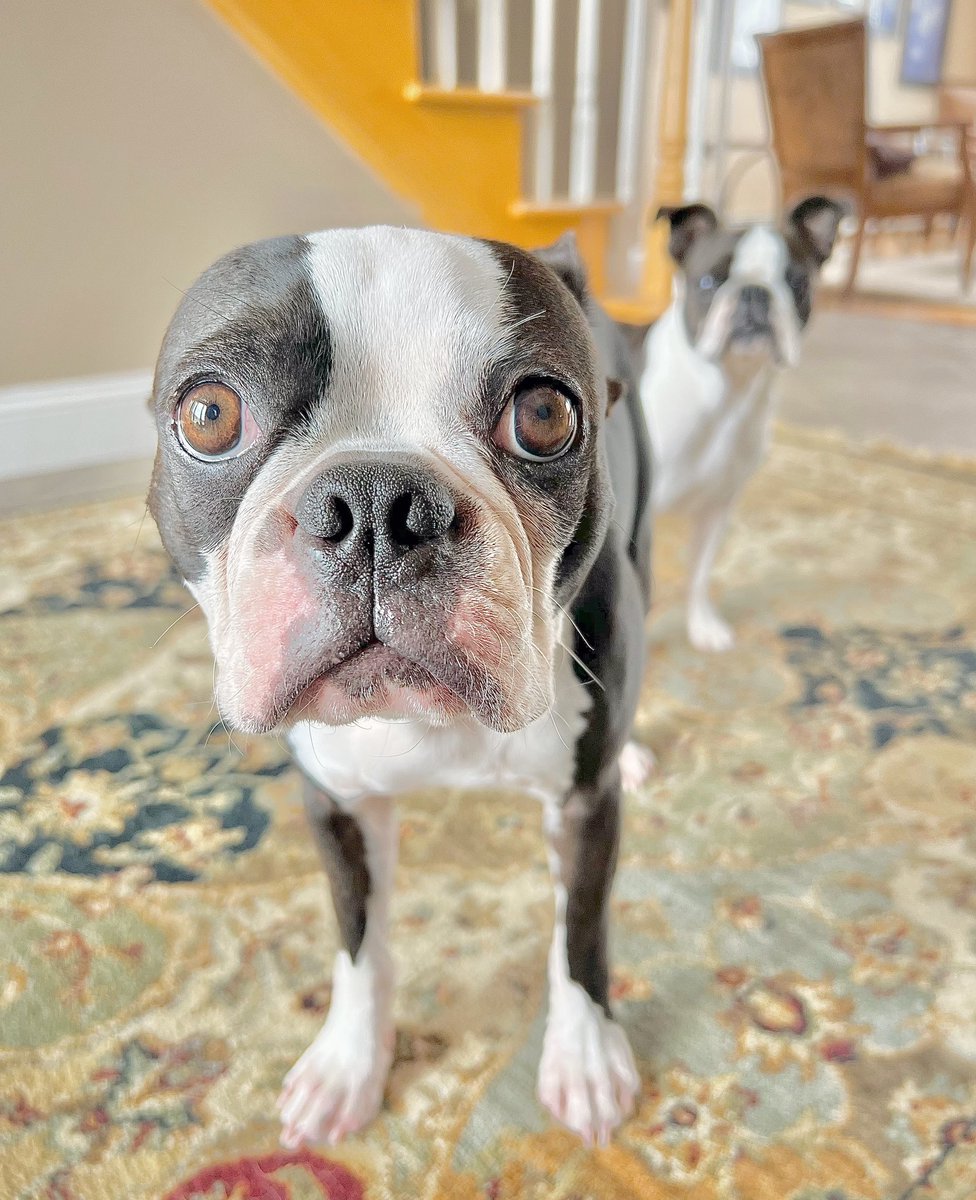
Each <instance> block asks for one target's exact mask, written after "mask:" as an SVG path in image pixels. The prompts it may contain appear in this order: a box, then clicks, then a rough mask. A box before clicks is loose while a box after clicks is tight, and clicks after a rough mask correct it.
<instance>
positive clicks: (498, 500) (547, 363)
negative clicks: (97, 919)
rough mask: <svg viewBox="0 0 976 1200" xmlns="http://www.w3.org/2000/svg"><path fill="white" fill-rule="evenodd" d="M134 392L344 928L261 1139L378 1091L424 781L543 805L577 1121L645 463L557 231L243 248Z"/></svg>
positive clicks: (631, 409)
mask: <svg viewBox="0 0 976 1200" xmlns="http://www.w3.org/2000/svg"><path fill="white" fill-rule="evenodd" d="M618 396H619V400H618ZM614 401H617V402H616V403H614ZM154 404H155V411H156V419H157V424H158V433H159V448H158V453H157V457H156V465H155V471H154V475H153V482H152V487H151V492H150V504H151V508H152V512H153V514H154V516H155V518H156V522H157V524H158V526H159V530H160V533H161V535H162V538H163V542H164V543H165V546H166V548H167V550H168V552H169V554H170V555H171V556H172V558H173V560H174V562H175V563H176V565H177V567H178V568H179V570H180V572H181V573H182V575H183V577H184V578H185V580H186V581H187V584H188V585H189V587H190V589H191V591H192V592H193V595H194V596H195V597H196V598H197V599H198V600H199V603H200V605H201V607H202V609H203V611H204V613H205V614H206V617H207V620H208V622H209V629H210V637H211V643H212V646H213V651H214V655H215V658H216V662H217V667H218V683H217V699H218V703H219V708H220V712H221V714H222V716H223V717H224V719H225V720H226V722H227V723H228V725H230V726H233V727H236V728H237V729H240V730H245V731H258V732H263V731H267V730H271V729H275V728H286V729H287V730H288V739H289V742H290V745H291V748H292V750H293V753H294V757H295V760H296V761H297V763H298V765H299V767H300V768H301V770H302V772H303V773H304V775H305V777H306V780H307V784H306V797H307V808H308V814H309V818H310V821H311V824H312V828H313V829H314V831H315V836H316V839H317V841H318V845H319V848H320V850H321V855H322V858H323V860H324V863H325V866H326V868H327V871H328V874H329V877H330V882H331V888H332V894H333V898H334V901H335V907H336V912H337V917H338V923H339V929H340V932H341V938H342V942H343V946H344V948H343V949H342V950H341V951H340V953H339V954H338V957H337V959H336V962H335V968H334V976H333V998H332V1006H331V1009H330V1011H329V1015H328V1019H327V1020H326V1022H325V1025H324V1027H323V1029H322V1031H321V1032H320V1033H319V1035H318V1036H317V1037H316V1039H315V1040H314V1042H313V1043H312V1045H311V1046H310V1047H309V1049H308V1050H307V1051H306V1053H305V1054H304V1055H303V1056H302V1058H301V1059H300V1060H299V1062H298V1063H297V1065H296V1066H295V1068H294V1069H293V1070H292V1071H291V1073H290V1074H289V1076H288V1078H287V1080H286V1082H285V1086H284V1090H283V1093H282V1096H281V1100H280V1105H279V1107H280V1109H281V1115H282V1121H283V1133H282V1138H283V1141H284V1142H285V1144H286V1145H288V1146H291V1147H294V1146H297V1145H299V1144H300V1143H302V1142H303V1141H313V1140H326V1141H329V1142H335V1141H337V1140H338V1139H339V1138H341V1137H343V1136H344V1135H346V1134H348V1133H350V1132H352V1131H354V1130H356V1129H359V1128H360V1127H361V1126H362V1125H364V1124H365V1123H366V1122H367V1121H369V1120H370V1119H371V1118H372V1117H373V1116H374V1115H375V1114H376V1112H377V1111H378V1109H379V1107H380V1104H381V1101H382V1096H383V1089H384V1083H385V1080H386V1077H387V1074H388V1072H389V1069H390V1064H391V1058H392V1053H393V1043H394V1036H393V1035H394V1031H393V1018H392V993H393V971H392V961H391V955H390V950H389V946H388V927H389V912H390V889H391V885H392V881H393V873H394V863H395V859H396V853H397V826H396V819H395V815H394V802H395V799H396V797H397V796H398V795H399V794H402V793H404V792H406V791H409V790H411V789H416V788H421V787H429V786H431V785H434V784H440V785H446V786H448V787H452V788H456V787H463V786H472V787H478V788H481V787H485V786H494V785H497V786H499V787H506V788H519V789H523V790H524V791H526V792H529V793H532V794H533V795H535V796H537V797H538V798H539V800H540V801H541V802H542V805H543V810H544V825H545V832H546V835H547V838H548V845H549V853H550V862H551V867H552V875H553V880H554V885H555V892H556V920H555V930H554V933H553V938H552V947H551V951H550V955H549V983H550V998H549V1016H548V1022H547V1026H546V1033H545V1040H544V1047H543V1052H542V1062H541V1066H540V1071H539V1095H540V1098H541V1099H542V1101H543V1102H544V1103H545V1105H546V1106H547V1107H548V1108H549V1109H550V1110H551V1111H552V1113H553V1114H554V1115H555V1116H556V1117H557V1118H559V1119H560V1120H561V1121H563V1122H565V1123H566V1124H567V1125H568V1126H570V1127H571V1128H572V1129H574V1130H576V1131H577V1132H578V1133H580V1134H581V1135H582V1136H583V1137H584V1138H586V1139H587V1140H597V1141H601V1142H602V1141H605V1140H606V1139H607V1138H608V1136H609V1133H610V1131H611V1130H612V1129H613V1128H614V1127H615V1126H617V1125H618V1124H619V1123H620V1122H621V1121H622V1120H623V1119H624V1118H625V1117H626V1116H627V1114H628V1113H629V1112H630V1111H631V1109H632V1107H633V1104H634V1100H635V1097H636V1094H637V1091H638V1087H639V1080H638V1076H637V1072H636V1070H635V1067H634V1061H633V1058H632V1055H631V1052H630V1048H629V1046H628V1043H627V1039H626V1037H625V1035H624V1033H623V1031H622V1029H621V1028H620V1026H619V1025H618V1024H616V1023H615V1022H614V1021H613V1019H612V1017H611V1015H610V1009H609V1005H608V968H607V948H606V939H607V906H608V894H609V891H610V884H611V879H612V875H613V871H614V863H615V857H616V846H617V837H618V824H619V803H620V791H621V768H620V760H621V755H622V754H623V756H624V762H625V763H628V762H629V765H630V767H631V768H632V769H633V768H634V766H635V762H636V765H637V767H639V766H640V755H639V753H638V752H636V751H635V750H634V749H633V748H632V747H630V748H628V747H627V746H626V743H627V737H628V733H629V730H630V726H631V721H632V718H633V715H634V711H635V707H636V705H637V700H638V693H639V689H640V684H641V678H642V675H643V668H644V653H643V624H644V615H645V612H646V607H647V598H648V576H649V566H648V561H649V555H650V528H649V519H650V518H649V507H650V505H649V488H650V465H649V454H648V446H647V435H646V429H645V426H644V421H643V417H642V415H641V411H640V405H639V402H638V399H637V392H636V388H635V386H634V381H633V378H632V375H631V371H630V368H629V366H628V355H627V349H626V346H625V345H624V344H623V343H622V341H620V340H619V336H618V334H617V333H616V331H615V330H614V328H613V326H612V324H611V323H610V321H609V320H608V319H607V318H606V317H605V316H604V315H603V313H602V312H601V311H600V310H599V309H598V308H597V307H596V306H595V305H594V304H593V303H592V301H590V300H589V299H588V297H587V295H586V291H585V282H584V279H583V274H582V269H581V267H580V266H579V261H578V259H577V257H576V255H575V250H574V247H573V246H572V244H571V243H566V242H565V241H563V242H560V243H557V244H556V246H554V247H551V248H550V249H549V250H548V251H541V252H540V253H539V254H538V255H532V254H529V253H526V252H524V251H522V250H518V249H515V248H514V247H512V246H507V245H501V244H496V243H489V242H481V241H475V240H469V239H465V238H458V237H448V236H444V235H439V234H434V233H427V232H421V231H414V230H408V229H386V228H374V229H360V230H334V231H329V232H325V233H317V234H312V235H309V236H307V237H290V238H280V239H276V240H272V241H267V242H260V243H257V244H255V245H252V246H247V247H245V248H243V249H240V250H237V251H235V252H233V253H232V254H229V255H228V256H226V257H225V258H223V259H221V260H220V261H219V262H218V263H216V264H215V265H214V266H213V267H211V268H210V269H209V270H208V271H206V272H205V273H204V275H203V276H202V277H201V278H200V279H199V280H198V281H197V283H196V284H195V285H194V286H193V287H192V288H191V289H190V291H189V292H188V293H187V295H186V297H185V299H184V301H183V303H182V304H181V305H180V308H179V310H178V312H177V313H176V316H175V317H174V319H173V321H172V323H171V325H170V328H169V330H168V332H167V334H166V338H165V342H164V344H163V347H162V351H161V353H160V358H159V363H158V366H157V370H156V377H155V384H154ZM608 414H609V415H608ZM611 516H612V517H613V519H612V520H611Z"/></svg>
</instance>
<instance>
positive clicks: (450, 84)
mask: <svg viewBox="0 0 976 1200" xmlns="http://www.w3.org/2000/svg"><path fill="white" fill-rule="evenodd" d="M432 3H433V5H434V21H433V26H434V28H433V34H434V75H435V82H436V83H437V86H438V87H440V88H444V89H445V90H446V91H453V90H454V89H455V88H456V87H457V83H458V39H457V0H432Z"/></svg>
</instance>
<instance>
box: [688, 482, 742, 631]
mask: <svg viewBox="0 0 976 1200" xmlns="http://www.w3.org/2000/svg"><path fill="white" fill-rule="evenodd" d="M693 520H694V522H695V526H694V533H693V535H692V544H691V578H690V581H689V585H688V640H689V641H690V642H691V644H692V645H693V646H694V647H695V649H696V650H729V649H731V647H732V645H733V643H734V641H735V638H734V637H733V635H732V630H731V629H730V628H729V627H728V625H727V624H726V623H725V622H724V621H723V620H722V618H721V617H720V616H719V615H718V613H717V612H716V611H715V608H714V607H713V605H712V601H711V599H710V597H709V585H710V583H711V577H712V567H713V566H714V565H715V556H716V554H717V553H718V550H719V547H720V546H721V544H722V538H723V537H724V536H725V530H726V528H727V527H728V523H729V507H728V506H727V505H721V506H717V507H715V508H706V509H702V510H701V511H700V512H698V513H696V514H695V516H694V518H693Z"/></svg>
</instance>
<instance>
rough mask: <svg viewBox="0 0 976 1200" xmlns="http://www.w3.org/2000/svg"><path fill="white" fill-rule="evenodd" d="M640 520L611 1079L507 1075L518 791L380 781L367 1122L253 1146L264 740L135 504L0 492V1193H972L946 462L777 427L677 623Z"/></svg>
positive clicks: (263, 882)
mask: <svg viewBox="0 0 976 1200" xmlns="http://www.w3.org/2000/svg"><path fill="white" fill-rule="evenodd" d="M679 535H680V527H679V526H673V525H669V526H665V527H664V528H663V529H662V530H661V536H660V539H659V546H658V551H659V553H658V562H659V577H658V587H657V602H656V611H655V616H654V620H653V623H652V639H653V648H652V653H651V656H650V660H649V664H648V673H647V689H646V693H645V697H644V703H643V706H642V709H641V714H640V720H639V729H638V732H639V735H640V736H641V737H642V738H643V739H644V740H645V741H646V742H647V743H648V744H649V745H651V746H652V747H653V748H654V750H655V751H656V753H657V755H658V757H659V760H660V770H659V773H658V774H657V775H656V776H655V777H654V778H653V780H652V781H651V782H650V784H649V785H648V786H647V787H646V788H645V790H644V791H643V792H642V793H641V794H639V795H632V796H630V797H629V802H628V813H627V820H626V831H625V837H624V845H623V852H622V856H621V863H620V872H619V875H618V881H617V886H616V892H615V903H614V917H615V927H614V941H615V955H614V960H615V964H616V970H615V976H614V984H613V993H614V997H615V1003H616V1007H617V1010H618V1012H619V1014H620V1016H621V1018H622V1020H623V1023H624V1024H625V1026H626V1027H627V1029H628V1030H629V1033H630V1036H631V1038H632V1041H633V1043H634V1046H635V1050H636V1052H637V1054H638V1057H639V1060H640V1063H641V1071H642V1076H643V1080H644V1090H643V1098H642V1102H641V1105H640V1111H639V1113H638V1115H637V1116H636V1117H635V1119H634V1120H632V1121H631V1122H630V1123H629V1124H628V1125H627V1126H626V1127H625V1128H624V1129H623V1130H622V1132H621V1133H620V1135H619V1136H618V1138H617V1139H616V1141H615V1143H614V1144H613V1146H612V1147H610V1148H609V1149H606V1150H601V1151H596V1152H590V1151H587V1150H586V1149H585V1148H584V1147H583V1146H582V1145H581V1144H580V1143H579V1142H578V1141H576V1140H575V1139H574V1138H573V1137H572V1136H570V1135H569V1134H568V1133H565V1132H563V1131H561V1130H560V1129H558V1128H555V1127H553V1126H552V1124H551V1123H550V1122H549V1120H548V1119H547V1117H546V1115H545V1114H544V1113H543V1112H542V1110H541V1109H540V1108H539V1106H538V1104H537V1102H536V1100H535V1098H534V1071H535V1066H536V1062H537V1059H538V1055H539V1048H540V1035H541V1029H542V1016H543V1012H544V1003H545V989H544V963H545V955H546V946H547V941H548V936H549V930H550V925H551V909H550V905H551V895H550V888H549V884H548V880H547V874H546V867H545V859H544V855H543V848H542V840H541V836H540V832H539V814H538V812H537V811H536V809H535V806H534V805H533V804H531V803H530V802H527V801H524V800H522V799H520V798H518V797H511V796H500V795H492V794H484V795H455V794H443V793H438V794H434V793H431V794H425V795H418V796H416V797H414V798H413V799H412V800H411V801H410V802H409V803H407V804H406V805H405V806H404V811H403V839H402V864H401V867H400V870H399V877H398V892H397V896H396V902H395V911H394V915H395V920H394V924H395V935H396V943H395V945H396V954H397V957H398V961H399V966H400V973H401V988H400V993H399V1007H398V1027H399V1035H398V1045H397V1060H396V1065H395V1068H394V1071H393V1076H392V1080H391V1083H390V1086H389V1090H388V1094H387V1103H386V1107H385V1109H384V1112H383V1115H382V1117H381V1119H380V1120H379V1121H378V1122H377V1123H376V1124H375V1126H374V1127H373V1128H371V1129H370V1130H369V1131H368V1133H367V1134H365V1135H364V1136H361V1137H359V1138H356V1139H354V1140H353V1141H351V1142H349V1143H348V1144H346V1145H343V1146H342V1147H340V1148H338V1149H336V1150H328V1151H325V1150H322V1151H305V1152H302V1153H298V1154H287V1153H284V1152H282V1151H280V1149H279V1147H278V1144H277V1122H276V1120H275V1112H274V1100H275V1096H276V1093H277V1089H278V1085H279V1082H280V1080H281V1078H282V1076H283V1075H284V1073H285V1071H286V1070H287V1069H288V1067H289V1066H290V1065H291V1063H292V1062H293V1061H294V1059H295V1058H296V1057H297V1055H298V1054H299V1053H300V1052H301V1050H302V1049H303V1048H304V1047H305V1045H306V1044H307V1042H308V1041H309V1040H310V1039H311V1038H312V1036H313V1034H314V1033H315V1032H316V1029H317V1027H318V1025H319V1024H320V1022H321V1020H322V1017H323V1013H324V1012H325V1009H326V1005H327V1003H328V999H329V975H328V971H329V963H330V961H331V956H332V954H333V952H334V950H335V945H336V935H335V927H334V922H333V919H332V916H331V912H330V909H329V903H328V899H327V891H326V887H325V884H324V879H323V876H322V875H321V873H320V871H319V868H318V865H317V862H316V858H315V854H314V852H313V848H312V846H311V844H310V841H309V838H308V836H307V835H306V832H305V828H304V825H303V820H302V815H301V810H300V804H299V799H298V786H297V781H296V779H295V776H294V774H293V773H292V771H291V769H290V768H289V767H288V765H287V762H286V758H285V755H284V753H283V750H282V747H281V745H280V744H279V743H278V742H276V741H275V740H274V739H272V738H267V739H255V740H253V741H248V742H243V741H241V740H240V739H239V738H236V737H235V738H234V739H231V738H229V737H228V736H227V734H226V733H225V732H224V731H223V730H221V729H219V728H217V729H214V728H213V722H214V719H215V718H214V713H213V709H212V706H211V660H210V655H209V652H208V648H207V644H206V638H205V631H204V626H203V622H202V620H201V619H200V617H199V614H198V613H197V612H189V613H186V612H185V610H186V608H187V606H188V601H187V596H186V593H185V592H184V591H183V589H182V588H181V586H180V585H179V583H178V582H177V580H176V579H174V578H173V576H172V575H171V573H170V572H169V570H168V568H167V565H166V562H165V560H164V558H163V555H162V553H161V551H160V548H159V545H158V542H157V539H156V536H155V532H154V530H153V528H152V525H151V522H149V521H144V520H143V517H142V507H141V504H140V503H139V502H138V501H129V502H118V503H112V504H105V505H99V506H94V507H89V508H84V509H76V510H73V511H69V512H58V513H52V514H49V515H44V516H40V517H35V518H31V519H28V520H21V521H17V522H11V523H8V524H6V525H4V526H0V556H2V558H0V610H2V615H0V872H2V873H0V932H2V940H0V1196H2V1197H3V1200H15V1198H17V1200H20V1198H27V1197H31V1198H36V1200H312V1198H315V1197H329V1198H330V1200H359V1198H360V1197H362V1198H366V1197H368V1198H371V1200H372V1198H375V1200H390V1198H394V1197H395V1198H397V1200H400V1198H403V1200H420V1198H424V1200H448V1198H450V1200H516V1198H518V1200H522V1198H531V1197H535V1198H545V1200H550V1198H552V1200H606V1198H618V1197H619V1198H621V1200H928V1198H931V1197H936V1198H938V1200H972V1198H973V1196H974V1195H976V823H974V819H973V818H974V812H976V738H974V733H976V468H974V467H967V466H965V465H964V464H955V465H953V464H948V463H940V462H934V461H929V460H921V459H918V460H915V459H910V458H908V457H906V456H903V455H898V454H894V453H885V452H883V451H866V450H865V451H859V450H856V449H853V448H851V447H845V446H843V445H841V444H840V443H839V442H835V441H832V440H830V439H825V438H822V437H817V436H814V435H809V434H800V433H798V432H796V431H788V430H785V431H781V432H780V434H779V435H778V437H777V441H776V445H775V448H774V452H773V454H772V457H771V460H770V462H769V464H768V466H767V467H766V468H765V469H764V471H763V472H762V474H761V475H760V476H759V478H757V480H756V481H755V482H754V484H753V486H752V487H751V488H750V491H749V494H748V498H747V501H746V503H745V504H744V506H743V509H742V511H741V513H740V514H739V519H738V521H737V523H736V528H735V532H734V535H733V537H732V538H731V541H730V544H729V546H728V547H727V550H726V552H725V553H724V555H723V557H722V562H721V569H720V580H719V583H720V587H719V590H720V592H721V593H722V594H723V597H724V607H725V610H726V612H727V613H728V614H729V615H730V616H731V618H732V620H733V623H734V625H735V627H736V629H737V630H738V633H739V648H738V649H736V650H735V651H733V652H732V653H731V654H729V655H728V656H725V657H723V658H721V659H716V658H705V657H702V656H700V655H697V654H695V653H693V652H692V651H691V650H690V649H689V648H688V646H687V644H686V642H685V640H684V637H683V635H682V630H681V623H680V606H679V600H680V580H681V568H680V546H681V540H680V537H679Z"/></svg>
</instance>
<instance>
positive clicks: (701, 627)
mask: <svg viewBox="0 0 976 1200" xmlns="http://www.w3.org/2000/svg"><path fill="white" fill-rule="evenodd" d="M688 640H689V641H690V642H691V644H692V645H693V646H694V647H695V649H696V650H706V651H711V652H713V653H716V652H720V651H722V650H731V649H732V647H733V645H734V644H735V637H734V635H733V633H732V630H731V629H730V628H729V627H728V625H726V623H725V622H724V621H723V620H722V618H721V617H720V616H719V615H718V613H717V612H716V611H715V610H714V609H713V608H699V609H693V610H692V611H691V612H690V613H689V614H688Z"/></svg>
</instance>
